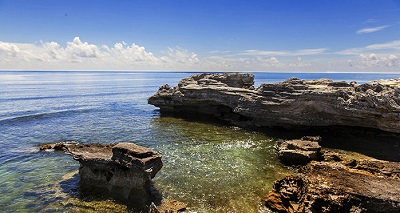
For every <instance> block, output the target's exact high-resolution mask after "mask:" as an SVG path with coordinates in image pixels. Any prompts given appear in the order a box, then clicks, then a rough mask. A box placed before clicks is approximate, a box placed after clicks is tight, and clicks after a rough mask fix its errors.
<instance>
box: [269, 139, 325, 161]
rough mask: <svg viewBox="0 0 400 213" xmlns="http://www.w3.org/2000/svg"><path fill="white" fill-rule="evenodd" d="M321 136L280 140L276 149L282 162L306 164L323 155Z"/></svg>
mask: <svg viewBox="0 0 400 213" xmlns="http://www.w3.org/2000/svg"><path fill="white" fill-rule="evenodd" d="M320 140H321V138H320V137H303V138H301V139H300V140H278V141H277V143H276V145H275V149H276V150H277V153H278V157H279V158H280V160H281V161H282V163H284V164H286V165H306V164H307V163H309V162H310V161H312V160H318V159H320V158H321V157H322V156H321V153H320V152H321V146H320V145H319V144H318V142H319V141H320Z"/></svg>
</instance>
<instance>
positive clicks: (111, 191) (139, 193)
mask: <svg viewBox="0 0 400 213" xmlns="http://www.w3.org/2000/svg"><path fill="white" fill-rule="evenodd" d="M49 148H50V149H54V148H57V149H59V150H62V151H64V152H66V153H68V154H70V155H72V157H73V158H74V159H75V160H77V161H79V163H80V168H79V175H80V190H81V194H82V195H88V196H105V197H112V198H113V199H116V200H118V201H120V202H123V203H126V204H127V205H128V206H130V207H132V208H134V209H137V210H143V209H145V208H146V207H147V206H149V205H150V204H151V202H154V201H155V199H156V197H155V194H154V188H153V186H152V182H151V179H152V178H154V176H155V175H156V173H157V172H158V171H159V170H160V169H161V167H162V166H163V164H162V161H161V155H160V154H159V153H157V152H155V151H153V150H151V149H148V148H145V147H141V146H138V145H136V144H133V143H126V142H124V143H118V144H116V145H103V144H77V143H71V142H66V143H56V144H46V145H42V146H41V147H40V149H41V150H46V149H49Z"/></svg>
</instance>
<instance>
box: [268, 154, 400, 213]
mask: <svg viewBox="0 0 400 213" xmlns="http://www.w3.org/2000/svg"><path fill="white" fill-rule="evenodd" d="M369 163H371V165H380V166H382V165H385V164H386V163H387V162H380V161H376V162H375V161H369ZM366 164H368V163H366V162H364V163H361V165H366ZM374 167H375V166H374ZM387 167H388V168H389V167H390V168H391V169H388V168H386V171H385V172H386V176H380V175H375V174H373V173H370V172H366V171H365V169H355V168H356V166H354V167H353V168H350V167H348V166H345V165H344V164H341V163H333V162H316V161H313V162H311V163H309V164H308V165H307V166H304V167H302V168H301V169H300V170H299V171H300V174H299V175H298V176H288V177H285V178H283V179H281V180H278V181H276V182H275V184H274V187H273V188H274V189H273V191H271V192H270V193H269V194H268V195H267V198H266V199H265V205H266V206H267V207H268V208H270V209H271V210H273V211H275V212H399V211H400V196H399V195H400V181H399V180H398V179H397V178H392V177H395V176H396V175H397V174H398V171H399V169H400V164H399V163H390V166H387ZM375 168H376V167H375ZM396 172H397V174H393V173H396ZM389 173H391V174H389Z"/></svg>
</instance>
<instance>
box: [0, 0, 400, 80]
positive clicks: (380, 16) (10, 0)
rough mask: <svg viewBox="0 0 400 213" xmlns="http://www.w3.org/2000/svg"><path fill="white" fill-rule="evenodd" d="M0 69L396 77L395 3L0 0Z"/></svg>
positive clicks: (398, 11) (399, 27) (399, 64)
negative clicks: (377, 74) (393, 74)
mask: <svg viewBox="0 0 400 213" xmlns="http://www.w3.org/2000/svg"><path fill="white" fill-rule="evenodd" d="M0 70H133V71H147V70H151V71H283V72H288V71H290V72H292V71H299V72H398V73H400V0H291V1H290V0H246V1H244V0H243V1H235V0H163V1H161V0H118V1H112V0H109V1H105V0H104V1H102V0H96V1H95V0H85V1H83V0H79V1H76V0H68V1H67V0H57V1H54V0H35V1H32V0H0Z"/></svg>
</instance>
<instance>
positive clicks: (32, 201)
mask: <svg viewBox="0 0 400 213" xmlns="http://www.w3.org/2000/svg"><path fill="white" fill-rule="evenodd" d="M191 74H194V73H185V72H95V71H93V72H89V71H88V72H83V71H82V72H77V71H74V72H61V71H14V72H12V71H1V72H0V212H49V211H56V212H64V211H71V209H74V208H84V207H82V206H83V205H82V203H85V205H90V203H91V202H93V203H95V202H94V200H90V199H86V198H81V197H79V191H78V189H77V183H78V180H79V178H76V177H77V175H76V171H77V170H78V169H79V163H78V162H77V161H74V160H73V159H72V158H71V157H70V156H68V155H66V154H64V153H59V152H39V151H38V148H39V146H40V145H41V144H44V143H52V142H59V141H77V142H79V143H93V142H97V143H116V142H123V141H129V142H133V143H136V144H138V145H141V146H145V147H149V148H152V149H154V150H156V151H158V152H159V153H161V154H162V156H163V163H164V167H163V168H162V169H161V171H160V172H159V173H158V174H157V175H156V177H155V178H154V185H155V187H156V188H157V190H158V191H159V192H160V193H161V194H162V195H163V197H164V198H165V199H175V200H179V201H182V202H184V203H187V205H188V211H190V212H263V211H265V210H264V209H263V207H262V203H261V200H262V198H263V197H264V196H265V195H266V194H267V193H268V191H269V190H271V187H272V184H273V181H274V180H276V179H278V178H281V177H283V176H285V175H287V174H290V173H291V170H290V169H288V168H287V167H284V166H283V165H282V164H280V162H279V161H278V159H277V157H276V155H275V153H274V149H273V146H274V143H275V141H276V139H277V138H275V137H272V136H269V135H267V134H264V133H259V132H253V131H249V130H244V129H241V128H238V127H234V126H226V125H222V124H219V123H208V122H195V121H188V120H184V119H180V118H171V117H161V116H160V113H159V111H158V109H157V108H156V107H154V106H152V105H149V104H147V98H148V97H150V96H151V95H152V94H154V93H155V92H156V91H157V90H158V88H159V86H161V85H163V84H165V83H168V84H169V85H171V86H175V85H176V84H177V83H178V82H179V80H180V79H182V78H184V77H187V76H189V75H191ZM253 74H255V85H256V86H259V85H260V84H261V83H264V82H268V83H274V82H279V81H283V80H285V79H287V78H290V77H297V78H300V79H319V78H330V79H333V80H339V81H357V82H359V83H364V82H368V81H372V80H377V79H390V78H400V74H379V73H377V74H367V73H365V74H359V73H267V72H263V73H253ZM99 202H100V203H101V202H102V201H99ZM104 202H105V201H104ZM88 203H89V204H88ZM97 203H98V202H97ZM111 203H112V202H111ZM116 205H117V204H116ZM79 206H80V207H79ZM87 208H89V209H90V208H92V207H87ZM110 208H112V207H110Z"/></svg>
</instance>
